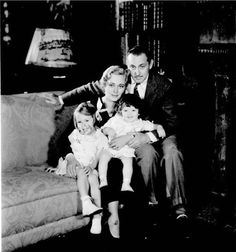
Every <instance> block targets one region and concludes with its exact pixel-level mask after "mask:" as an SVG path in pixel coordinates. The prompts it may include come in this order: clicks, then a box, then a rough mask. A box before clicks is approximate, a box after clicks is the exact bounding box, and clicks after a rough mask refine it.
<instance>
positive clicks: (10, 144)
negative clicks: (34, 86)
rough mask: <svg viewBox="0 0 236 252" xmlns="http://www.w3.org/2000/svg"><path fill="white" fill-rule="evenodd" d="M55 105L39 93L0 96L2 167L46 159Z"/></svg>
mask: <svg viewBox="0 0 236 252" xmlns="http://www.w3.org/2000/svg"><path fill="white" fill-rule="evenodd" d="M54 114H55V109H54V106H53V105H52V104H48V103H46V102H45V99H44V98H43V97H41V96H40V94H37V93H32V94H21V95H2V96H1V130H2V138H1V148H2V169H8V168H11V167H24V166H25V165H40V164H43V163H44V162H46V161H47V154H48V143H49V141H50V138H51V136H52V135H53V133H54V131H55V124H54Z"/></svg>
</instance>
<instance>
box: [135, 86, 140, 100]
mask: <svg viewBox="0 0 236 252" xmlns="http://www.w3.org/2000/svg"><path fill="white" fill-rule="evenodd" d="M139 85H140V83H136V85H135V87H134V95H136V96H138V97H139V92H138V86H139Z"/></svg>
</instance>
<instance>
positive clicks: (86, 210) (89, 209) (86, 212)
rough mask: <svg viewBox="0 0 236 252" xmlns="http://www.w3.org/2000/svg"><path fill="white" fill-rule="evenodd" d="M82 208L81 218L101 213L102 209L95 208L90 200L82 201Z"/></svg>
mask: <svg viewBox="0 0 236 252" xmlns="http://www.w3.org/2000/svg"><path fill="white" fill-rule="evenodd" d="M82 207H83V210H82V213H83V216H91V215H94V214H98V213H101V212H102V208H101V207H97V206H95V205H94V204H93V203H92V201H91V199H90V198H86V199H85V200H83V201H82Z"/></svg>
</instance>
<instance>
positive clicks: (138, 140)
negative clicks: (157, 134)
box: [128, 133, 150, 148]
mask: <svg viewBox="0 0 236 252" xmlns="http://www.w3.org/2000/svg"><path fill="white" fill-rule="evenodd" d="M147 143H150V139H149V137H148V135H147V134H145V133H135V134H134V137H133V138H132V139H131V140H130V141H129V142H128V145H129V146H130V147H132V148H137V147H139V146H141V145H143V144H147Z"/></svg>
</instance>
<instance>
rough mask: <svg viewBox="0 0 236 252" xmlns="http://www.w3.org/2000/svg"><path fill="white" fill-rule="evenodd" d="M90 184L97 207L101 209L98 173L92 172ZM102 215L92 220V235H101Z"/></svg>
mask: <svg viewBox="0 0 236 252" xmlns="http://www.w3.org/2000/svg"><path fill="white" fill-rule="evenodd" d="M88 180H89V184H90V192H91V196H92V198H93V200H94V203H95V204H96V206H98V207H101V194H100V189H99V182H98V173H97V171H96V170H92V171H91V173H90V174H89V176H88ZM101 220H102V214H101V213H100V214H95V215H94V216H93V219H92V225H91V228H90V232H91V233H92V234H100V233H101V231H102V225H101Z"/></svg>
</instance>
